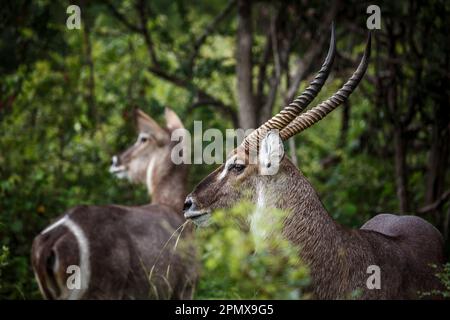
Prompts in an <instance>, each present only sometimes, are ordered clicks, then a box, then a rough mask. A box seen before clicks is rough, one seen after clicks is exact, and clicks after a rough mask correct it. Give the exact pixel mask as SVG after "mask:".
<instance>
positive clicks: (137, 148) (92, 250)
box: [32, 109, 197, 299]
mask: <svg viewBox="0 0 450 320" xmlns="http://www.w3.org/2000/svg"><path fill="white" fill-rule="evenodd" d="M165 116H166V122H167V128H161V127H160V126H159V125H158V124H157V123H156V122H155V121H154V120H153V119H152V118H151V117H149V116H148V115H146V114H145V113H144V112H142V111H140V110H137V112H136V120H137V128H138V133H139V136H138V139H137V141H136V143H135V144H134V145H133V146H131V147H130V148H128V149H127V150H126V151H125V152H123V153H122V154H121V155H118V156H114V157H113V164H112V166H111V168H110V171H111V172H112V173H114V174H115V175H117V176H118V177H121V178H128V179H129V180H130V181H132V182H135V183H144V184H146V185H147V187H148V190H149V192H150V194H151V196H152V203H151V204H149V205H144V206H136V207H125V206H118V205H108V206H77V207H75V208H72V209H70V210H68V211H67V212H66V213H64V214H63V215H62V216H61V217H59V218H58V219H57V220H56V222H54V223H53V224H52V225H50V226H49V227H48V228H46V229H45V230H44V231H42V232H41V233H40V234H39V235H38V236H37V237H36V238H35V239H34V242H33V248H32V264H33V268H34V272H35V275H36V278H37V281H38V284H39V287H40V290H41V292H42V294H43V295H44V297H45V298H47V299H146V298H155V299H168V298H170V299H189V298H191V297H192V295H193V291H194V288H195V285H196V282H197V265H196V260H195V250H194V248H193V246H192V241H191V240H192V239H191V237H192V232H191V231H190V229H191V228H190V227H189V226H186V224H185V219H184V217H183V215H182V207H183V202H184V198H185V196H186V193H187V192H186V181H187V174H188V166H187V165H183V164H182V165H175V164H173V162H172V161H171V158H170V154H171V150H172V147H173V145H174V144H175V142H172V141H171V139H170V135H171V132H172V131H173V130H175V129H178V128H183V124H182V123H181V121H180V119H179V118H178V116H177V115H176V114H175V113H174V112H173V111H172V110H170V109H166V111H165ZM185 226H186V228H185ZM183 229H184V230H183ZM188 229H189V230H188ZM180 233H181V236H180ZM76 271H79V279H77V278H75V277H76V276H78V275H77V274H76V273H75V272H76ZM77 280H78V281H79V282H78V284H79V286H77V285H76V284H77V282H76V281H77Z"/></svg>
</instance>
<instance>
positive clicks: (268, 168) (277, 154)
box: [259, 130, 284, 175]
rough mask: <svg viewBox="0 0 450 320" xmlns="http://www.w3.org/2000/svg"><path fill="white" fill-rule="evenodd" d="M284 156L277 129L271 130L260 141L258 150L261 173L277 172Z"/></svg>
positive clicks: (270, 173)
mask: <svg viewBox="0 0 450 320" xmlns="http://www.w3.org/2000/svg"><path fill="white" fill-rule="evenodd" d="M283 156H284V146H283V141H282V140H281V138H280V135H279V134H278V130H271V131H269V132H268V133H267V135H266V136H265V137H264V139H263V140H262V141H261V147H260V150H259V169H260V173H261V174H262V175H274V174H276V173H277V172H278V169H279V166H280V162H281V159H283Z"/></svg>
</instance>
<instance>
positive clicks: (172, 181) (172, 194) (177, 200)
mask: <svg viewBox="0 0 450 320" xmlns="http://www.w3.org/2000/svg"><path fill="white" fill-rule="evenodd" d="M188 170H189V168H188V166H187V165H185V164H180V165H176V164H174V163H173V162H172V161H171V159H170V153H169V155H165V156H154V157H152V159H150V161H149V165H148V167H147V189H148V192H149V194H150V196H151V198H152V204H161V205H165V206H169V207H171V208H173V209H175V210H176V211H179V212H180V214H182V209H183V203H184V199H185V198H186V195H187V191H186V182H187V175H188Z"/></svg>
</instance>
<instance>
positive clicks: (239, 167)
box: [229, 163, 245, 173]
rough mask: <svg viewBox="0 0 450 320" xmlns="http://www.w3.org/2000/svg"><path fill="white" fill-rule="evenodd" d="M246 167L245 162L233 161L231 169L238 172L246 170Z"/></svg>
mask: <svg viewBox="0 0 450 320" xmlns="http://www.w3.org/2000/svg"><path fill="white" fill-rule="evenodd" d="M244 169H245V164H239V163H233V164H232V165H231V166H230V168H229V170H230V171H233V172H236V173H241V172H242V171H244Z"/></svg>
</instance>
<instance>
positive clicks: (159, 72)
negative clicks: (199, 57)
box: [106, 0, 237, 126]
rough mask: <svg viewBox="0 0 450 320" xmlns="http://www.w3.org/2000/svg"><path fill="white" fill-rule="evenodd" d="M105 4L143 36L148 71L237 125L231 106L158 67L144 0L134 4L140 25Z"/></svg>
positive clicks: (188, 80)
mask: <svg viewBox="0 0 450 320" xmlns="http://www.w3.org/2000/svg"><path fill="white" fill-rule="evenodd" d="M106 5H107V6H108V8H109V9H110V10H111V12H112V13H113V15H114V16H115V17H116V18H117V19H118V20H119V21H121V22H122V23H123V25H125V26H126V27H127V28H128V29H130V30H131V31H133V32H136V33H139V34H140V35H142V37H143V38H144V41H145V44H146V46H147V49H148V52H149V55H150V60H151V63H150V66H149V67H148V71H150V72H151V73H153V74H154V75H155V76H157V77H159V78H161V79H163V80H166V81H168V82H171V83H172V84H174V85H175V86H177V87H180V88H183V89H186V90H188V91H193V92H194V93H195V94H196V96H197V99H198V101H197V102H195V104H196V105H214V106H216V107H219V108H220V109H223V110H226V112H224V115H225V116H227V117H229V118H230V119H231V120H232V121H233V124H234V125H235V126H237V120H236V119H237V116H236V112H235V111H234V110H233V108H232V107H231V106H229V105H227V104H225V103H224V102H222V101H221V100H220V99H218V98H215V97H213V96H212V95H210V94H209V93H207V92H206V91H205V90H203V89H201V88H199V87H198V86H197V85H195V84H194V82H193V81H192V80H191V79H189V78H186V77H180V76H177V75H175V74H171V73H169V72H167V71H165V70H163V69H161V68H160V66H159V61H158V58H157V56H156V52H155V49H154V43H153V41H152V38H151V34H150V33H149V31H148V29H147V21H148V17H147V12H146V11H147V10H146V9H147V8H146V6H145V1H144V0H139V1H138V2H137V3H136V6H135V8H136V11H137V12H138V14H139V20H140V27H137V26H135V25H133V24H131V23H130V22H129V21H128V20H127V19H126V18H125V16H123V15H122V14H121V13H120V12H119V10H117V9H116V8H115V7H114V6H113V5H112V4H111V3H110V2H107V3H106Z"/></svg>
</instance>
